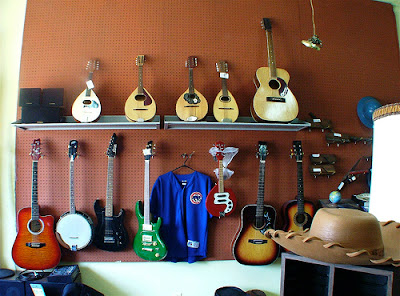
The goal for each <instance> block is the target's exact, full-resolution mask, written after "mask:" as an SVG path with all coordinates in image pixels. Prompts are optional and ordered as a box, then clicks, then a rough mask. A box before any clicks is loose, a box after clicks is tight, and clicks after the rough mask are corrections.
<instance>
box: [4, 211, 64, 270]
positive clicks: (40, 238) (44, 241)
mask: <svg viewBox="0 0 400 296" xmlns="http://www.w3.org/2000/svg"><path fill="white" fill-rule="evenodd" d="M38 221H40V224H39V223H35V222H38ZM17 228H18V233H17V237H16V239H15V242H14V245H13V248H12V257H13V260H14V262H15V264H17V265H18V266H19V267H21V268H25V269H30V270H44V269H49V268H54V267H55V266H57V265H58V263H59V262H60V259H61V250H60V246H59V245H58V242H57V239H56V236H55V234H54V218H53V217H52V216H50V215H47V216H39V220H35V221H34V220H32V219H31V208H23V209H21V210H20V211H19V212H18V218H17Z"/></svg>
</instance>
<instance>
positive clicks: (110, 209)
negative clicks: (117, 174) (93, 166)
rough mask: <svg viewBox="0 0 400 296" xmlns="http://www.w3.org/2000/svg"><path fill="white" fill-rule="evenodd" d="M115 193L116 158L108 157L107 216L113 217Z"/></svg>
mask: <svg viewBox="0 0 400 296" xmlns="http://www.w3.org/2000/svg"><path fill="white" fill-rule="evenodd" d="M113 193H114V157H110V156H109V157H108V169H107V197H106V208H105V216H106V217H112V216H113V212H114V211H113Z"/></svg>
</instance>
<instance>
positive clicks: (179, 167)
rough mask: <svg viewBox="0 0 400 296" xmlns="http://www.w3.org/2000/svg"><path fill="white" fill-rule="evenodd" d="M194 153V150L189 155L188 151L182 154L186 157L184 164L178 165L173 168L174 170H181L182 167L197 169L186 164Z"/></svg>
mask: <svg viewBox="0 0 400 296" xmlns="http://www.w3.org/2000/svg"><path fill="white" fill-rule="evenodd" d="M193 154H194V151H193V152H192V153H190V154H189V155H188V154H186V153H183V154H182V155H181V156H182V158H184V159H185V160H184V162H183V164H182V165H180V166H178V167H177V168H175V169H173V170H172V172H175V171H177V170H179V169H182V168H188V169H190V170H192V171H195V169H193V168H191V167H190V166H188V165H187V164H186V162H187V161H188V160H189V159H190V158H192V155H193Z"/></svg>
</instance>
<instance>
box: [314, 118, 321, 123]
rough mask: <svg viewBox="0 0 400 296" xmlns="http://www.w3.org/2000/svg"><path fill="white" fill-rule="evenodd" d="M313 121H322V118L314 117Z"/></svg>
mask: <svg viewBox="0 0 400 296" xmlns="http://www.w3.org/2000/svg"><path fill="white" fill-rule="evenodd" d="M313 122H321V119H319V118H314V119H313Z"/></svg>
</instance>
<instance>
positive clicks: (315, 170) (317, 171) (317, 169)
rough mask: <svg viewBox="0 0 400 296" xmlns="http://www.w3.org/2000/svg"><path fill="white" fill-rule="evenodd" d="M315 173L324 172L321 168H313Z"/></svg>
mask: <svg viewBox="0 0 400 296" xmlns="http://www.w3.org/2000/svg"><path fill="white" fill-rule="evenodd" d="M313 172H314V173H320V172H322V170H321V168H313Z"/></svg>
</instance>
